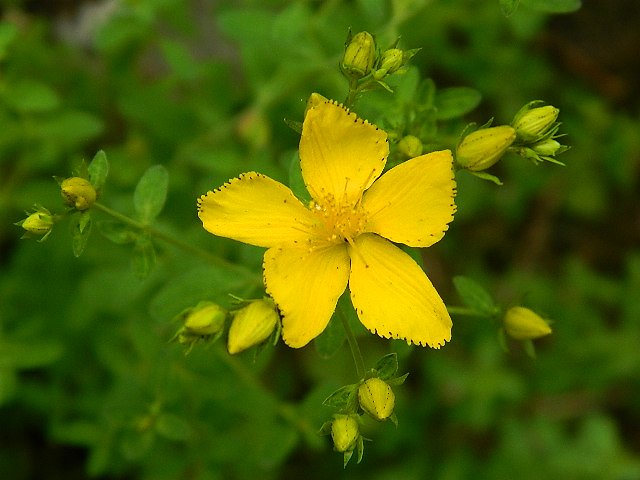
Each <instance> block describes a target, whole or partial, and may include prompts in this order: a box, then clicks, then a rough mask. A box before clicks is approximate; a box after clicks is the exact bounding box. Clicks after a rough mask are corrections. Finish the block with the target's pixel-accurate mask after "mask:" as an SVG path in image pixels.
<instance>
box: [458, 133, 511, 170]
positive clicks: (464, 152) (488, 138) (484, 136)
mask: <svg viewBox="0 0 640 480" xmlns="http://www.w3.org/2000/svg"><path fill="white" fill-rule="evenodd" d="M515 138H516V132H515V130H514V129H513V128H512V127H510V126H509V125H501V126H499V127H490V128H482V129H480V130H476V131H475V132H473V133H470V134H469V135H467V136H466V137H464V139H463V140H462V142H461V143H460V145H458V148H457V149H456V161H457V162H458V165H460V166H461V167H463V168H466V169H468V170H472V171H474V172H478V171H481V170H486V169H487V168H489V167H491V166H492V165H494V164H495V163H496V162H497V161H498V160H500V158H501V157H502V156H503V155H504V154H505V152H506V151H507V148H509V147H510V146H511V144H512V143H513V141H514V140H515Z"/></svg>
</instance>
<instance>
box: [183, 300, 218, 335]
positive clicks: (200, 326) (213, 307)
mask: <svg viewBox="0 0 640 480" xmlns="http://www.w3.org/2000/svg"><path fill="white" fill-rule="evenodd" d="M226 316H227V312H226V311H225V310H224V309H223V308H221V307H220V306H219V305H217V304H215V303H212V302H202V303H200V304H199V305H198V306H197V307H195V308H193V309H192V310H190V311H189V312H188V313H187V317H186V319H185V321H184V329H185V332H188V333H190V334H193V335H199V336H207V335H215V334H216V333H218V332H220V331H221V330H222V329H223V328H224V320H225V318H226Z"/></svg>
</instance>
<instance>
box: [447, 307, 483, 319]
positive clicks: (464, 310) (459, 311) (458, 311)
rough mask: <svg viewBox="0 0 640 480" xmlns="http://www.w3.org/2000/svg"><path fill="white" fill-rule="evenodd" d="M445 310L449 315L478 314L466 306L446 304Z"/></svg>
mask: <svg viewBox="0 0 640 480" xmlns="http://www.w3.org/2000/svg"><path fill="white" fill-rule="evenodd" d="M447 312H449V313H450V314H451V315H466V316H469V317H471V316H477V315H478V312H476V311H475V310H474V309H472V308H468V307H457V306H447Z"/></svg>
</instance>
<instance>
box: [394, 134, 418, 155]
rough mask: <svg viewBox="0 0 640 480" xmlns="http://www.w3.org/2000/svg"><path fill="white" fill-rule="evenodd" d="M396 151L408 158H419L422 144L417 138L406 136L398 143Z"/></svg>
mask: <svg viewBox="0 0 640 480" xmlns="http://www.w3.org/2000/svg"><path fill="white" fill-rule="evenodd" d="M398 150H400V151H401V152H402V153H403V154H404V155H406V156H407V157H408V158H414V157H419V156H420V155H422V142H421V141H420V139H419V138H418V137H414V136H413V135H406V136H404V137H402V140H400V141H399V142H398Z"/></svg>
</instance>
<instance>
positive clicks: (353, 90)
mask: <svg viewBox="0 0 640 480" xmlns="http://www.w3.org/2000/svg"><path fill="white" fill-rule="evenodd" d="M359 91H360V90H359V88H358V80H357V79H355V78H352V79H350V80H349V94H348V95H347V99H346V100H345V101H344V106H345V107H346V108H353V104H354V103H356V97H357V96H358V93H359Z"/></svg>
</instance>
